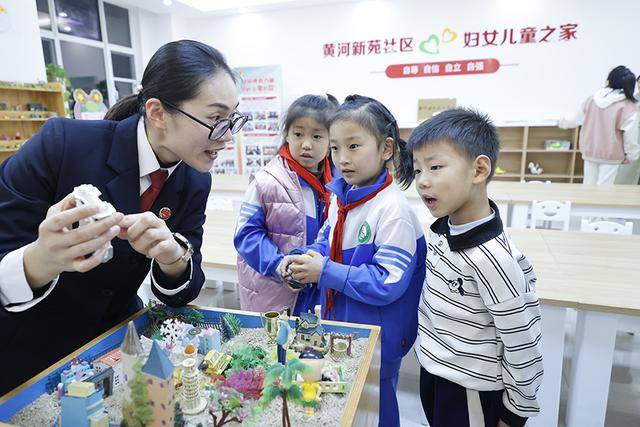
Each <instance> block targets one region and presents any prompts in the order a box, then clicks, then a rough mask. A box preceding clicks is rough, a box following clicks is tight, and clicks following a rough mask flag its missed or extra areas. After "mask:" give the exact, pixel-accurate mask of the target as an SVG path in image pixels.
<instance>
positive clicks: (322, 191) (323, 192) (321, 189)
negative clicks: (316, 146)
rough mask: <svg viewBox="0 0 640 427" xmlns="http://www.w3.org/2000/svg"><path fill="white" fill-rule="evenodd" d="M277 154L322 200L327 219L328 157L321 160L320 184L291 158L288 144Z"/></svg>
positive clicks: (328, 195) (328, 191)
mask: <svg viewBox="0 0 640 427" xmlns="http://www.w3.org/2000/svg"><path fill="white" fill-rule="evenodd" d="M278 154H280V157H282V158H283V159H285V160H286V161H287V164H288V165H289V167H290V168H291V169H293V170H294V171H295V172H296V173H297V174H298V176H299V177H300V178H302V179H304V180H305V181H306V182H307V184H309V185H310V186H311V188H313V189H314V190H316V191H317V192H318V194H319V195H320V198H321V199H322V203H323V204H324V219H327V216H329V201H330V198H331V190H329V189H328V188H326V187H325V185H326V184H328V183H329V182H331V163H329V157H328V156H327V157H325V158H324V160H322V162H323V163H322V165H323V170H322V182H320V180H319V179H318V178H317V177H316V176H315V175H314V174H312V173H311V172H309V171H308V170H307V169H306V168H305V167H304V166H302V165H301V164H300V163H298V162H297V161H296V159H294V158H293V156H292V155H291V151H290V150H289V144H285V145H283V146H282V148H281V149H280V151H279V152H278Z"/></svg>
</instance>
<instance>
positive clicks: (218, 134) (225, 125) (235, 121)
mask: <svg viewBox="0 0 640 427" xmlns="http://www.w3.org/2000/svg"><path fill="white" fill-rule="evenodd" d="M162 103H163V104H167V105H168V106H169V107H171V108H173V109H174V110H178V111H180V112H181V113H182V114H184V115H185V116H187V117H189V118H190V119H191V120H193V121H196V122H198V123H200V124H201V125H202V126H204V127H206V128H207V129H209V140H210V141H215V140H217V139H220V138H222V136H223V135H224V134H225V133H227V131H228V130H229V129H231V133H232V134H236V133H238V132H240V130H241V129H242V127H243V126H244V125H245V124H246V123H247V121H248V120H249V117H248V116H245V115H244V114H240V113H238V112H237V111H236V112H234V113H233V114H232V115H231V117H229V118H228V119H220V120H216V122H215V123H214V124H213V125H208V124H206V123H205V122H203V121H202V120H200V119H198V118H196V117H194V116H192V115H191V114H189V113H187V112H186V111H183V110H181V109H180V108H178V107H176V106H175V105H173V104H172V103H170V102H167V101H162Z"/></svg>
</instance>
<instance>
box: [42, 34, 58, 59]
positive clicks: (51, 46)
mask: <svg viewBox="0 0 640 427" xmlns="http://www.w3.org/2000/svg"><path fill="white" fill-rule="evenodd" d="M42 53H44V63H45V65H49V64H57V62H58V61H57V60H56V47H55V43H54V41H53V40H52V39H47V38H44V37H43V38H42Z"/></svg>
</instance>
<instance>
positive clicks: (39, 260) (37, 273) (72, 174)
mask: <svg viewBox="0 0 640 427" xmlns="http://www.w3.org/2000/svg"><path fill="white" fill-rule="evenodd" d="M237 106H238V98H237V95H236V88H235V81H234V78H233V74H232V72H231V70H230V68H229V66H228V65H227V64H226V62H225V60H224V58H223V57H222V55H221V54H220V53H219V52H218V51H217V50H216V49H214V48H212V47H210V46H207V45H205V44H202V43H199V42H195V41H190V40H182V41H178V42H172V43H168V44H166V45H164V46H162V47H161V48H160V49H159V50H158V51H157V52H156V53H155V55H153V57H152V58H151V60H150V61H149V64H148V65H147V67H146V69H145V72H144V76H143V78H142V89H141V91H140V92H139V94H137V95H132V96H129V97H127V98H124V99H123V100H121V101H120V102H118V103H117V104H116V105H115V106H114V107H113V108H112V109H111V110H109V112H108V113H107V117H106V120H101V121H79V120H67V119H51V120H49V121H47V122H46V123H45V125H44V126H43V127H42V129H41V130H40V131H39V132H38V133H37V134H36V135H34V136H33V137H32V138H31V139H30V140H29V141H28V142H27V143H25V145H24V146H23V147H22V148H21V149H20V150H19V151H18V152H17V153H16V154H15V155H14V156H13V157H10V158H9V159H7V160H6V161H5V162H4V163H2V165H0V367H1V368H0V369H1V373H0V395H3V394H4V393H6V392H7V391H9V390H11V389H13V388H14V387H16V386H18V385H19V384H21V383H22V382H24V381H26V380H28V379H29V378H31V377H32V376H34V375H35V374H37V373H38V372H40V371H42V370H43V369H45V368H47V367H48V366H50V365H51V364H53V363H55V362H56V361H57V360H59V359H60V358H62V357H64V356H65V355H67V354H69V353H70V352H72V351H74V350H76V349H77V348H79V347H80V346H82V345H83V344H85V343H86V342H88V341H90V340H91V339H93V338H95V337H96V336H98V335H99V334H101V333H102V332H104V331H105V330H107V329H109V328H111V327H113V326H114V325H116V324H117V323H118V322H120V321H122V320H123V319H126V318H127V317H128V316H130V315H131V314H132V313H134V312H135V311H136V310H137V309H139V308H140V307H141V303H140V300H139V298H137V296H136V293H137V291H138V288H139V287H140V285H141V283H142V282H143V280H144V278H145V277H146V276H147V274H148V273H149V271H151V278H152V291H153V293H154V294H155V295H156V297H157V298H158V299H159V300H160V301H162V302H164V303H165V304H168V305H171V306H182V305H185V304H187V303H189V302H190V301H192V300H193V299H194V298H196V296H197V295H198V293H199V292H200V289H201V287H202V284H203V282H204V274H203V272H202V268H201V265H200V264H201V260H202V256H201V254H200V246H201V243H202V226H203V224H204V221H205V207H206V203H207V197H208V195H209V191H210V187H211V175H210V174H209V170H210V169H211V167H212V165H213V162H214V160H215V158H216V157H217V153H218V152H219V151H220V150H222V149H223V148H224V146H225V144H226V143H227V142H229V141H231V134H232V132H233V133H235V132H237V131H239V130H240V129H241V128H242V126H243V125H244V123H245V122H246V120H247V119H246V117H244V116H242V115H240V114H239V113H238V112H237V111H236V108H237ZM81 184H92V185H93V186H95V187H97V188H98V189H99V191H100V192H101V193H102V195H101V198H102V200H104V201H107V202H109V203H111V204H112V205H113V207H114V208H115V210H116V212H115V213H113V214H111V215H109V216H107V217H106V218H104V219H101V220H97V221H95V222H93V223H91V224H88V225H83V226H82V227H79V228H74V226H73V225H74V223H77V222H78V221H79V220H81V219H83V218H86V217H89V216H92V215H94V214H96V212H97V211H98V208H97V207H95V206H76V202H75V198H74V196H73V190H74V188H75V187H77V186H79V185H81ZM109 242H111V244H112V245H113V257H112V258H111V259H110V260H108V261H107V262H103V260H104V258H105V257H104V255H105V253H106V247H105V245H106V244H108V243H109Z"/></svg>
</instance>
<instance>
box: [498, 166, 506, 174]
mask: <svg viewBox="0 0 640 427" xmlns="http://www.w3.org/2000/svg"><path fill="white" fill-rule="evenodd" d="M505 173H507V171H506V170H504V169H502V168H501V167H500V166H497V167H496V175H503V174H505Z"/></svg>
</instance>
